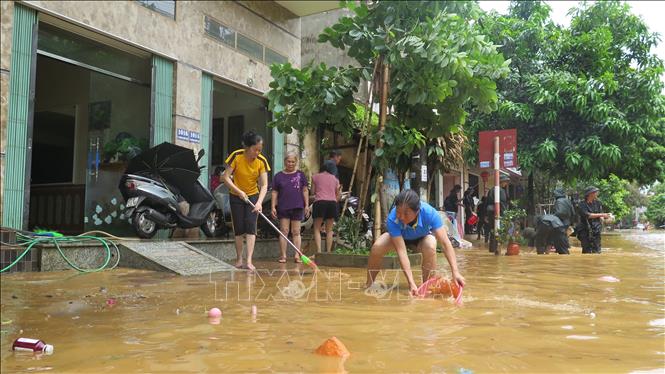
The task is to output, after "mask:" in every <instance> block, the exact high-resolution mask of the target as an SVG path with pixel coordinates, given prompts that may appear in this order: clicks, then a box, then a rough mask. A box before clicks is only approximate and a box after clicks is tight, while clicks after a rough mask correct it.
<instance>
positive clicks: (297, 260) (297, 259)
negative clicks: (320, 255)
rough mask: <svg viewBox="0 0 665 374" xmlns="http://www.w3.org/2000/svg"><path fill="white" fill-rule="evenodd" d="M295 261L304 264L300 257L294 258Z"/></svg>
mask: <svg viewBox="0 0 665 374" xmlns="http://www.w3.org/2000/svg"><path fill="white" fill-rule="evenodd" d="M293 262H295V263H296V264H302V260H301V259H300V258H295V259H293Z"/></svg>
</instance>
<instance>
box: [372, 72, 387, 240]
mask: <svg viewBox="0 0 665 374" xmlns="http://www.w3.org/2000/svg"><path fill="white" fill-rule="evenodd" d="M382 62H383V63H382V67H383V74H382V80H381V102H380V105H379V132H378V136H379V141H378V143H377V149H381V148H383V130H384V129H385V127H386V118H387V116H388V82H389V81H390V68H389V67H388V64H386V63H385V61H382ZM382 183H383V176H382V175H377V177H376V187H375V189H374V190H375V193H376V199H375V200H374V204H375V208H374V212H375V213H374V238H378V237H379V235H381V221H382V217H381V199H380V195H381V193H380V192H381V184H382Z"/></svg>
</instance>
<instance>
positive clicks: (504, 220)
mask: <svg viewBox="0 0 665 374" xmlns="http://www.w3.org/2000/svg"><path fill="white" fill-rule="evenodd" d="M524 217H526V211H525V210H524V209H519V208H511V209H507V210H505V211H503V212H501V226H500V227H499V231H498V232H497V242H498V243H500V244H506V245H507V248H506V256H514V255H518V254H519V253H520V225H519V222H520V220H521V219H522V218H524Z"/></svg>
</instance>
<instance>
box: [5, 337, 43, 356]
mask: <svg viewBox="0 0 665 374" xmlns="http://www.w3.org/2000/svg"><path fill="white" fill-rule="evenodd" d="M12 350H14V351H29V352H43V353H46V354H49V355H50V354H51V353H53V346H52V345H50V344H46V343H44V342H43V341H41V340H39V339H28V338H18V339H16V340H15V341H14V344H13V345H12Z"/></svg>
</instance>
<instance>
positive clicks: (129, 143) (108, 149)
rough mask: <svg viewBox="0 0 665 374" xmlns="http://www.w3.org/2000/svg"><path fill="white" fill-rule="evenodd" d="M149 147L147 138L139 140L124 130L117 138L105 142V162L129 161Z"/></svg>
mask: <svg viewBox="0 0 665 374" xmlns="http://www.w3.org/2000/svg"><path fill="white" fill-rule="evenodd" d="M147 148H148V142H147V140H146V139H140V140H139V139H137V138H135V137H133V136H132V135H130V134H128V133H126V132H122V133H120V134H118V135H117V136H116V137H115V139H113V140H111V141H109V142H108V143H106V144H104V162H106V163H113V162H124V161H128V160H131V159H132V158H134V157H135V156H137V155H138V154H140V153H141V152H142V151H143V150H145V149H147Z"/></svg>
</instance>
